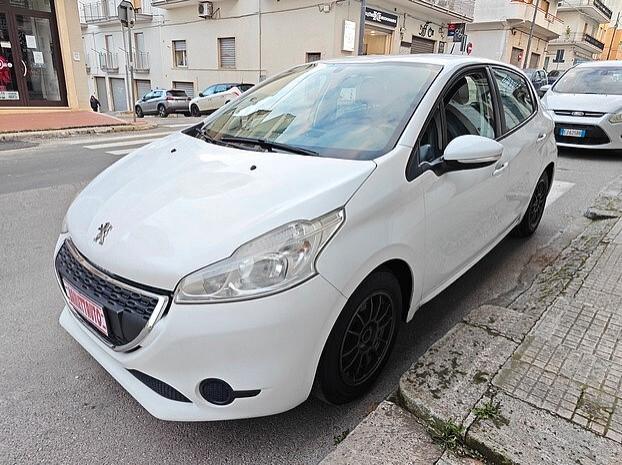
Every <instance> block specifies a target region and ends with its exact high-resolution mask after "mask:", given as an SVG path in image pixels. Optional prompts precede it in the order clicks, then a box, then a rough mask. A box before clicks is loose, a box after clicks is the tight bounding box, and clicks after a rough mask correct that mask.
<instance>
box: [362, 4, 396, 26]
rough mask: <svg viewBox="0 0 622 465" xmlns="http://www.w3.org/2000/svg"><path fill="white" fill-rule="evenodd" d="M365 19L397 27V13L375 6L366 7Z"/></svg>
mask: <svg viewBox="0 0 622 465" xmlns="http://www.w3.org/2000/svg"><path fill="white" fill-rule="evenodd" d="M365 20H366V21H369V22H370V23H376V24H382V25H384V26H391V27H397V15H394V14H393V13H386V12H384V11H380V10H376V9H375V8H370V7H366V8H365Z"/></svg>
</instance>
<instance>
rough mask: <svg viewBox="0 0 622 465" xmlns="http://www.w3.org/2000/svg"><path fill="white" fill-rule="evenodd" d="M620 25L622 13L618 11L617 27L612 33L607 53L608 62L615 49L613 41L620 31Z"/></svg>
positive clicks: (614, 27)
mask: <svg viewBox="0 0 622 465" xmlns="http://www.w3.org/2000/svg"><path fill="white" fill-rule="evenodd" d="M619 24H620V12H619V11H618V16H617V17H616V25H615V26H613V31H612V32H611V43H610V44H609V51H608V52H607V60H608V59H609V57H610V56H611V49H612V48H613V39H614V38H615V36H616V32H617V31H618V25H619Z"/></svg>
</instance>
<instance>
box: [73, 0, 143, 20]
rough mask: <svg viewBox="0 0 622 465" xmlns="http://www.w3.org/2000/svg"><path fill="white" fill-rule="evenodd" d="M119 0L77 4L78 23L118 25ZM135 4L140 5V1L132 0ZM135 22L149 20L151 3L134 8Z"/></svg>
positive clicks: (101, 0) (98, 0)
mask: <svg viewBox="0 0 622 465" xmlns="http://www.w3.org/2000/svg"><path fill="white" fill-rule="evenodd" d="M119 3H121V0H96V1H90V2H86V3H80V4H79V5H78V8H79V10H78V11H79V14H80V23H82V24H83V25H90V24H95V25H98V26H104V25H118V24H119V23H120V22H119V15H118V12H117V7H118V6H119ZM134 4H135V5H141V2H136V1H135V2H134ZM135 11H136V22H137V23H138V22H145V21H151V19H152V17H153V15H152V10H151V5H150V4H149V3H145V4H144V5H141V6H140V7H137V8H136V10H135Z"/></svg>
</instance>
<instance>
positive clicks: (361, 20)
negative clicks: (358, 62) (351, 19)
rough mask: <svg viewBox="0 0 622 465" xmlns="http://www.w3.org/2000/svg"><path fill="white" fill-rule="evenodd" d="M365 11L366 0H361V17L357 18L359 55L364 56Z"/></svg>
mask: <svg viewBox="0 0 622 465" xmlns="http://www.w3.org/2000/svg"><path fill="white" fill-rule="evenodd" d="M366 9H367V2H366V0H361V16H360V18H359V51H358V54H359V55H364V54H365V43H364V42H365V10H366Z"/></svg>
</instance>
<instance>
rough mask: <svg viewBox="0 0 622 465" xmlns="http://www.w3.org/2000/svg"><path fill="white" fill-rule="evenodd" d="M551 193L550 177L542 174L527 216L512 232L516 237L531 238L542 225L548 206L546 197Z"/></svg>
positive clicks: (526, 213)
mask: <svg viewBox="0 0 622 465" xmlns="http://www.w3.org/2000/svg"><path fill="white" fill-rule="evenodd" d="M548 193H549V175H548V174H547V173H546V171H545V172H544V173H542V176H540V179H538V182H537V183H536V188H535V189H534V191H533V194H532V196H531V200H530V201H529V206H528V207H527V211H526V212H525V216H523V219H522V220H521V222H520V223H519V224H518V226H516V227H515V228H514V229H513V230H512V235H513V236H514V237H529V236H531V235H532V234H533V233H534V232H536V229H538V226H539V225H540V220H542V214H543V213H544V207H545V205H546V197H547V195H548Z"/></svg>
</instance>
